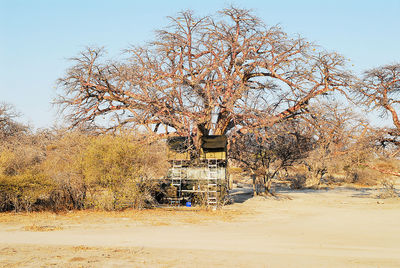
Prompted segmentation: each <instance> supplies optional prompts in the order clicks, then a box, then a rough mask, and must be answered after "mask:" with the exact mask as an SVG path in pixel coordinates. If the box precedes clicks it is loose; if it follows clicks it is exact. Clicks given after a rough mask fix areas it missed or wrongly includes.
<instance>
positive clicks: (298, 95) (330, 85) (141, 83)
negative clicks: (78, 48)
mask: <svg viewBox="0 0 400 268" xmlns="http://www.w3.org/2000/svg"><path fill="white" fill-rule="evenodd" d="M169 20H170V24H169V25H168V26H167V27H166V28H164V29H161V30H158V31H156V36H155V39H154V40H153V41H152V42H150V43H148V44H147V45H145V46H138V47H131V48H129V49H128V50H126V54H125V55H127V57H126V58H125V59H124V60H119V61H112V60H106V59H104V50H103V49H98V48H88V49H87V50H85V51H83V52H82V53H81V54H80V56H79V57H76V58H74V59H73V62H74V64H73V66H72V67H71V68H70V69H69V70H68V71H67V72H66V74H65V76H64V77H63V78H61V79H59V88H61V90H62V93H61V94H60V96H59V97H58V99H57V102H58V103H59V104H61V106H62V107H63V108H64V109H66V110H67V111H68V114H69V119H70V120H71V124H72V126H78V125H80V124H88V125H96V126H97V127H99V126H100V127H104V128H106V129H113V128H118V127H122V126H130V127H138V126H141V127H145V128H147V129H148V130H149V131H151V132H152V133H159V134H165V133H167V134H168V133H173V134H175V135H180V136H193V137H200V136H203V135H211V134H214V135H221V134H227V133H228V132H230V131H234V130H236V131H237V130H241V131H242V132H245V131H247V130H251V129H254V128H263V127H268V126H272V125H274V124H275V123H277V122H280V121H282V120H285V119H288V118H291V117H293V116H294V115H296V113H298V112H299V111H300V110H301V109H302V108H304V107H305V106H306V105H307V104H308V102H309V101H310V100H311V99H312V98H315V97H317V96H318V95H322V94H326V93H328V92H331V91H343V90H345V89H346V88H347V87H349V85H350V80H351V74H350V73H349V72H347V71H346V69H345V66H344V65H345V59H344V58H343V57H342V56H340V55H339V54H337V53H335V52H332V53H330V52H326V51H325V50H323V49H321V48H320V47H318V46H316V45H313V44H311V43H310V42H307V41H306V40H305V39H303V38H302V37H300V36H289V35H288V34H287V33H285V32H284V31H283V30H282V29H281V28H280V27H277V26H273V27H268V26H266V25H265V24H264V23H263V22H262V21H261V20H260V19H259V18H258V17H256V16H254V15H253V14H252V12H251V11H249V10H245V9H237V8H227V9H224V10H221V11H219V12H218V13H217V15H215V16H205V17H197V16H195V15H194V14H193V13H192V12H190V11H185V12H181V13H179V14H178V15H177V16H175V17H169ZM102 117H104V118H106V120H102V119H101V118H102Z"/></svg>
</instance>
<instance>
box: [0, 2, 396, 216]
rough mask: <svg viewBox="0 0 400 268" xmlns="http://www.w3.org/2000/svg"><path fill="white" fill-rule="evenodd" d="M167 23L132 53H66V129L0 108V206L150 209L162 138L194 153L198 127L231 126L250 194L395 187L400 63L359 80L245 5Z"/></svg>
mask: <svg viewBox="0 0 400 268" xmlns="http://www.w3.org/2000/svg"><path fill="white" fill-rule="evenodd" d="M169 19H170V24H169V25H168V27H166V28H164V29H161V30H158V31H157V34H156V36H155V38H154V40H153V41H152V42H149V43H148V44H147V45H145V46H142V47H132V48H130V49H128V50H127V51H126V54H125V55H127V58H124V59H121V60H119V61H113V60H107V59H104V55H105V53H104V51H103V50H102V49H97V48H88V49H87V50H85V51H83V52H82V53H81V54H80V55H79V56H78V57H76V58H74V59H72V65H71V67H70V68H69V69H68V70H66V73H65V75H64V76H63V77H61V78H60V79H59V80H58V85H59V86H58V91H59V96H58V98H57V99H56V103H58V104H59V105H60V107H61V108H62V110H63V111H64V112H65V115H67V118H68V120H69V121H68V124H69V126H70V127H71V128H70V129H68V130H60V129H52V130H40V131H36V132H33V131H32V130H31V129H30V128H29V127H28V126H25V125H23V124H20V123H18V121H17V120H16V118H17V117H18V113H16V112H15V110H14V109H13V107H12V106H10V105H7V104H2V105H0V138H1V139H0V211H16V212H19V211H41V210H53V211H63V210H80V209H98V210H123V209H126V208H135V209H141V208H145V207H154V206H155V205H157V201H159V200H160V198H162V197H161V196H162V195H163V194H164V193H163V191H165V189H160V182H159V179H160V178H162V177H163V176H165V175H166V174H167V172H166V169H167V167H168V163H167V161H166V159H165V153H164V146H165V144H164V142H163V138H165V137H169V136H186V137H191V138H193V140H194V145H195V146H194V147H196V148H194V150H198V149H199V143H200V140H201V137H202V136H205V135H226V136H227V137H228V139H229V148H230V149H229V155H230V158H231V159H230V166H231V170H232V171H235V173H236V178H235V180H238V178H241V177H243V176H248V177H251V179H252V183H253V191H254V194H255V195H257V194H262V195H273V194H274V193H273V189H272V188H273V183H275V184H278V183H280V185H283V184H282V183H283V182H285V183H286V186H289V185H290V186H291V187H292V188H295V189H300V188H304V187H307V188H320V187H322V186H332V185H341V184H355V185H362V186H371V185H379V184H380V183H381V182H383V189H384V191H385V192H387V193H388V194H386V195H384V194H382V195H381V196H382V197H383V196H394V195H395V190H394V186H393V187H392V186H390V183H389V182H387V181H390V180H392V179H393V176H397V177H398V176H400V173H399V172H398V171H399V170H400V164H399V161H398V153H399V152H400V150H399V147H398V145H399V144H400V143H399V139H398V137H399V136H400V135H399V129H400V122H399V119H398V115H397V109H398V105H399V104H400V102H399V101H398V100H397V96H398V92H399V90H400V80H399V76H400V75H399V74H400V66H399V64H392V65H386V66H382V67H378V68H374V69H371V70H368V71H366V72H365V73H364V75H363V76H362V77H357V76H356V75H354V74H353V73H352V72H351V71H350V70H348V69H347V66H346V59H345V58H344V57H342V56H341V55H339V54H338V53H336V52H327V51H325V50H324V49H322V48H321V47H319V46H316V45H314V44H312V43H310V42H308V41H306V40H305V39H304V38H302V37H300V36H289V35H288V34H287V33H285V32H284V31H283V30H282V29H281V28H279V27H268V26H266V25H265V24H264V23H263V22H262V21H261V20H260V19H259V18H258V17H256V16H255V15H254V14H253V13H252V12H251V11H249V10H245V9H238V8H234V7H229V8H226V9H223V10H221V11H220V12H219V13H217V15H215V16H207V17H197V16H195V15H194V13H193V12H189V11H186V12H181V13H180V14H179V15H178V16H176V17H169ZM339 94H341V95H342V96H344V97H345V98H346V99H347V100H350V102H348V103H347V104H343V103H341V102H337V101H335V97H336V96H338V95H339ZM354 104H355V105H358V106H362V107H364V108H366V109H379V110H380V111H382V113H383V115H385V114H388V115H390V116H391V118H392V120H393V123H394V125H395V127H396V129H377V128H373V127H372V126H371V125H370V124H369V122H368V120H366V118H364V117H362V116H359V115H357V114H355V113H354V112H352V110H354V109H353V108H354V106H352V105H354ZM110 130H114V132H113V133H110V132H109V131H110ZM390 192H391V193H390Z"/></svg>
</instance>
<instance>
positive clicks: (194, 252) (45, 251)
mask: <svg viewBox="0 0 400 268" xmlns="http://www.w3.org/2000/svg"><path fill="white" fill-rule="evenodd" d="M238 194H239V195H240V193H238ZM281 194H282V195H283V196H285V197H290V198H291V200H290V199H285V198H282V199H281V200H271V199H264V198H260V197H257V198H248V196H246V194H245V191H244V194H242V195H241V196H240V197H241V198H242V200H243V201H244V202H243V203H236V204H233V205H230V206H227V207H225V208H224V209H223V210H222V211H185V209H182V210H179V211H168V210H153V211H144V212H136V211H127V212H121V213H104V212H90V213H86V212H73V213H66V214H61V215H55V214H51V213H32V214H16V215H15V214H2V215H1V216H0V266H6V267H7V266H8V267H21V266H22V267H24V266H26V267H38V266H41V265H42V266H64V267H114V266H115V267H121V266H122V267H132V266H133V267H142V266H149V267H154V266H155V267H175V266H176V267H187V266H194V267H207V266H211V265H212V266H217V267H223V266H235V267H310V266H311V267H321V266H322V267H399V266H400V243H399V241H400V225H399V223H400V201H399V200H398V199H387V200H380V199H376V198H374V196H375V194H374V191H373V190H368V189H364V190H354V189H347V188H341V189H336V190H329V191H324V190H322V191H297V192H284V191H282V192H281Z"/></svg>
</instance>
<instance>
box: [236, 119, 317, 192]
mask: <svg viewBox="0 0 400 268" xmlns="http://www.w3.org/2000/svg"><path fill="white" fill-rule="evenodd" d="M314 143H315V140H314V139H313V138H312V136H310V135H307V133H303V131H302V130H301V128H300V127H299V123H298V122H295V121H293V120H292V121H290V122H284V123H281V124H276V125H274V126H273V127H270V128H268V129H262V130H260V131H259V132H252V133H247V134H244V135H240V136H238V137H234V138H233V139H232V142H231V144H230V145H231V146H230V149H231V150H230V151H231V154H230V155H231V157H232V159H234V160H236V162H237V163H238V165H239V166H240V167H242V168H244V170H245V171H247V172H249V173H250V174H251V177H252V179H253V191H254V195H257V194H258V192H259V191H258V189H256V180H257V178H258V179H260V180H261V182H262V185H263V187H264V192H263V194H265V195H271V194H273V193H272V192H271V184H272V179H276V178H277V175H278V173H279V172H281V171H283V170H285V169H287V168H288V167H290V166H292V165H293V164H295V163H298V162H299V161H300V160H302V159H304V158H305V157H307V155H308V153H309V152H310V151H311V150H312V149H313V148H314Z"/></svg>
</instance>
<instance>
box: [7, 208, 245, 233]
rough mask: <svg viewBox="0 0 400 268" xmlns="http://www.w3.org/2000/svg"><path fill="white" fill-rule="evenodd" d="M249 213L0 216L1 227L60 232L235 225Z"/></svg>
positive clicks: (201, 210)
mask: <svg viewBox="0 0 400 268" xmlns="http://www.w3.org/2000/svg"><path fill="white" fill-rule="evenodd" d="M244 213H245V212H243V211H238V210H232V209H218V210H208V209H204V208H156V209H149V210H133V209H129V210H125V211H95V210H82V211H69V212H63V213H52V212H31V213H11V212H7V213H0V224H7V225H14V226H16V227H18V226H19V228H22V229H24V230H26V231H34V232H45V231H56V230H62V229H65V228H68V226H74V225H76V224H85V225H87V226H91V225H94V224H107V223H113V222H116V221H124V222H126V223H127V225H128V224H131V223H135V224H140V225H152V226H166V225H171V224H198V223H207V222H211V221H222V222H227V221H232V220H234V219H235V218H236V217H238V216H239V215H243V214H244Z"/></svg>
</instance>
